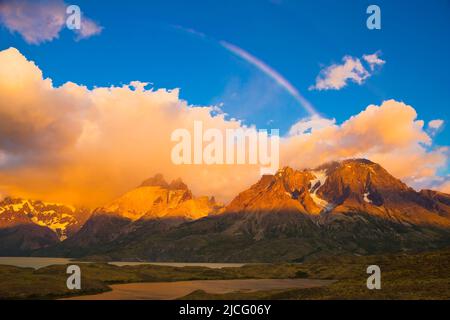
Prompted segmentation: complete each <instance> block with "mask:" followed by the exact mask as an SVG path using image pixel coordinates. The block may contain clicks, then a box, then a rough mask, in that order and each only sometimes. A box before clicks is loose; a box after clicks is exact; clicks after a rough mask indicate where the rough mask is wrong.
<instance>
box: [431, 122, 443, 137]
mask: <svg viewBox="0 0 450 320" xmlns="http://www.w3.org/2000/svg"><path fill="white" fill-rule="evenodd" d="M443 125H444V120H441V119H436V120H431V121H430V122H428V132H429V133H430V135H432V136H434V135H436V134H437V133H438V132H439V131H440V130H441V129H442V127H443Z"/></svg>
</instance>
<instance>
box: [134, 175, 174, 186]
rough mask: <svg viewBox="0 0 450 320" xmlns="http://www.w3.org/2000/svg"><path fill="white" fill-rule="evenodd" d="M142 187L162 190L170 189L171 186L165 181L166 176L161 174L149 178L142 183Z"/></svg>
mask: <svg viewBox="0 0 450 320" xmlns="http://www.w3.org/2000/svg"><path fill="white" fill-rule="evenodd" d="M140 187H161V188H168V187H169V184H168V183H167V181H166V180H165V179H164V176H163V175H162V174H160V173H158V174H156V175H155V176H153V177H151V178H148V179H146V180H144V182H142V183H141V185H140Z"/></svg>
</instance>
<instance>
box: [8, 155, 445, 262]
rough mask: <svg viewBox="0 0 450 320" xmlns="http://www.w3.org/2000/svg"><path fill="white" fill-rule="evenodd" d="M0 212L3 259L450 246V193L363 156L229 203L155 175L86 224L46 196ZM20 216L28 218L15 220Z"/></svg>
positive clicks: (262, 184)
mask: <svg viewBox="0 0 450 320" xmlns="http://www.w3.org/2000/svg"><path fill="white" fill-rule="evenodd" d="M14 201H17V203H19V202H20V203H24V204H23V205H22V207H21V209H20V210H16V209H18V208H19V207H18V206H15V205H14V204H8V203H11V202H14ZM25 203H27V207H26V208H25V209H24V206H25ZM29 203H31V204H33V206H32V208H33V209H32V210H31V207H30V208H28V204H29ZM36 204H42V206H38V205H36ZM0 208H1V209H0V221H3V220H5V221H6V220H8V219H9V220H8V221H10V222H8V223H6V224H5V226H6V227H5V226H4V225H3V224H0V243H2V245H1V246H0V254H2V255H4V254H5V252H7V253H9V254H17V255H19V254H20V255H23V254H30V255H36V256H64V257H76V258H86V259H105V260H133V261H134V260H137V261H139V260H150V261H183V262H189V261H192V262H194V261H197V262H200V261H201V262H240V261H242V262H273V261H297V262H299V261H304V260H306V259H310V258H313V257H317V256H324V255H341V254H359V255H364V254H373V253H387V252H398V251H405V250H414V251H416V250H426V249H432V248H438V247H443V246H447V245H449V244H450V195H447V194H444V193H440V192H437V191H432V190H422V191H420V192H417V191H415V190H414V189H412V188H410V187H408V186H407V185H406V184H404V183H403V182H401V181H400V180H398V179H396V178H395V177H393V176H392V175H390V174H389V173H388V172H387V171H386V170H385V169H384V168H382V167H381V166H380V165H378V164H376V163H373V162H371V161H369V160H365V159H351V160H344V161H340V162H332V163H328V164H325V165H322V166H319V167H318V168H315V169H312V170H310V169H305V170H295V169H292V168H289V167H285V168H283V169H280V170H279V171H278V172H277V173H276V174H274V175H264V176H262V177H261V179H260V180H259V181H258V182H257V183H255V184H254V185H252V186H250V187H249V188H248V189H247V190H245V191H243V192H241V193H240V194H239V195H237V196H236V197H235V198H234V199H233V200H232V201H231V202H230V203H229V204H228V205H226V206H224V205H222V204H220V203H217V202H216V201H215V199H214V198H208V197H194V196H193V195H192V192H191V191H190V190H189V188H188V187H187V186H186V184H184V183H183V181H181V180H180V179H178V180H174V181H172V182H171V183H167V182H166V181H165V180H164V178H163V176H162V175H156V176H155V177H153V178H150V179H148V180H146V181H144V182H143V183H142V184H141V185H140V186H138V187H137V188H135V189H133V190H130V191H129V192H127V193H125V194H124V195H122V196H121V197H119V198H118V199H116V200H114V201H112V202H111V203H110V204H107V205H105V206H104V207H101V208H97V209H95V210H94V211H93V212H92V214H91V215H90V217H89V218H88V219H87V220H86V219H84V217H86V215H83V214H80V213H79V210H77V209H75V208H70V207H65V208H66V209H67V210H70V212H69V211H64V210H63V209H62V208H64V206H62V207H58V206H54V207H51V209H49V208H50V207H48V206H47V207H46V205H45V204H44V203H42V202H30V201H25V200H13V199H5V200H3V202H2V203H0ZM3 208H5V210H3V211H2V209H3ZM56 208H60V209H59V210H60V211H58V210H56ZM72 209H73V210H72ZM51 210H53V211H51ZM5 212H6V214H5ZM56 212H59V214H57V213H56ZM50 213H51V214H50ZM13 216H17V217H19V218H20V219H24V220H23V221H22V220H20V221H19V220H18V219H19V218H15V219H16V222H15V223H12V222H11V221H12V220H11V219H12V217H13ZM7 217H9V218H7ZM51 217H52V218H51ZM69 217H72V218H73V219H75V220H70V219H69ZM64 219H65V220H64ZM70 221H73V223H72V224H71V222H70ZM75 221H76V222H75ZM0 223H3V222H0ZM62 224H64V228H60V226H61V225H62ZM14 228H15V229H14ZM31 229H33V232H28V233H27V231H20V230H31ZM35 229H36V230H35ZM5 230H9V231H7V233H6V236H5ZM11 230H13V231H11ZM14 230H15V231H14ZM18 230H19V231H18ZM58 230H59V231H58ZM63 230H64V231H63ZM8 232H9V233H8ZM23 233H27V236H28V237H22V238H21V237H20V235H23ZM11 234H12V235H14V234H16V236H15V237H13V236H12V235H11ZM30 237H31V239H30ZM11 239H12V240H11ZM20 240H22V243H21V242H20Z"/></svg>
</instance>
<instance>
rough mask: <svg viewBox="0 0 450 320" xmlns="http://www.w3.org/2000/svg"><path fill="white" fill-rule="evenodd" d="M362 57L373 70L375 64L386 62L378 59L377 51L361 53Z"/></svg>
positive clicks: (379, 64) (380, 64)
mask: <svg viewBox="0 0 450 320" xmlns="http://www.w3.org/2000/svg"><path fill="white" fill-rule="evenodd" d="M363 59H364V60H365V61H366V62H367V63H368V64H369V67H370V70H372V71H373V70H375V68H376V67H377V66H382V65H383V64H385V63H386V61H384V60H382V59H380V57H379V53H378V52H375V53H374V54H365V55H363Z"/></svg>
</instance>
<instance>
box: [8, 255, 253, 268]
mask: <svg viewBox="0 0 450 320" xmlns="http://www.w3.org/2000/svg"><path fill="white" fill-rule="evenodd" d="M77 263H89V262H88V261H76V260H74V259H69V258H44V257H0V265H8V266H16V267H21V268H34V269H40V268H44V267H47V266H51V265H65V264H77ZM108 263H109V264H112V265H116V266H119V267H120V266H137V265H157V266H171V267H208V268H213V269H219V268H225V267H242V266H243V265H245V264H244V263H181V262H173V263H171V262H124V261H113V262H108Z"/></svg>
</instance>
